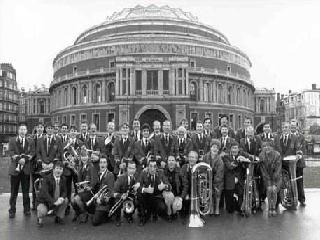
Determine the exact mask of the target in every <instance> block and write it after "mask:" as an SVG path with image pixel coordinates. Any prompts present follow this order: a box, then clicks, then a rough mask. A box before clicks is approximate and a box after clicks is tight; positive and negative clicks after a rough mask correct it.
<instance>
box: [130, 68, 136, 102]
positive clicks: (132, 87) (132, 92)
mask: <svg viewBox="0 0 320 240" xmlns="http://www.w3.org/2000/svg"><path fill="white" fill-rule="evenodd" d="M135 93H136V79H135V74H134V69H133V68H130V95H131V96H134V95H136V94H135Z"/></svg>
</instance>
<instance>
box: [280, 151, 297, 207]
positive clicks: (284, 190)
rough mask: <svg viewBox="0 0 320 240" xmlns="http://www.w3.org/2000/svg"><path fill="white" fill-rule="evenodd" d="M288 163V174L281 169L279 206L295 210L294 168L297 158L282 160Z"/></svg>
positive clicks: (289, 157)
mask: <svg viewBox="0 0 320 240" xmlns="http://www.w3.org/2000/svg"><path fill="white" fill-rule="evenodd" d="M298 155H299V153H298ZM283 161H285V162H287V163H288V167H289V172H288V171H287V170H285V169H282V184H281V189H280V198H281V204H282V206H283V207H285V208H286V209H296V208H297V205H298V188H297V180H298V179H300V178H302V176H301V177H298V178H297V177H296V166H297V161H298V158H297V156H296V155H289V156H286V157H284V158H283Z"/></svg>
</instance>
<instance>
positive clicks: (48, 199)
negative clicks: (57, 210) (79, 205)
mask: <svg viewBox="0 0 320 240" xmlns="http://www.w3.org/2000/svg"><path fill="white" fill-rule="evenodd" d="M59 185H60V197H63V198H66V197H67V185H66V179H65V178H64V176H61V177H60V183H59ZM55 189H56V181H55V179H54V176H53V173H50V174H49V175H47V176H45V177H44V178H43V182H42V185H41V189H40V193H39V197H38V202H39V203H43V204H45V205H46V206H47V207H49V208H52V207H53V203H54V202H55V199H54V192H55Z"/></svg>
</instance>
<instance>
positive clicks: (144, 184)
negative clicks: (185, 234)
mask: <svg viewBox="0 0 320 240" xmlns="http://www.w3.org/2000/svg"><path fill="white" fill-rule="evenodd" d="M138 182H139V183H140V188H139V189H138V192H137V199H138V211H139V217H140V226H143V225H144V224H145V223H146V222H147V220H148V219H149V218H150V217H151V215H152V220H153V221H154V222H155V221H157V219H158V215H159V216H165V215H166V205H165V202H164V199H163V196H162V191H163V190H165V188H166V187H167V185H168V183H167V181H166V179H165V177H164V175H163V171H162V170H159V171H157V163H156V161H154V160H153V159H151V160H150V161H149V163H148V169H147V171H142V172H141V174H140V178H139V181H138Z"/></svg>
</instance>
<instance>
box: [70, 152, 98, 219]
mask: <svg viewBox="0 0 320 240" xmlns="http://www.w3.org/2000/svg"><path fill="white" fill-rule="evenodd" d="M80 161H81V167H80V169H79V171H78V176H77V179H78V184H79V183H81V182H82V183H84V182H85V181H87V182H89V183H90V172H92V171H93V170H92V168H93V165H92V163H91V162H89V155H88V152H87V151H86V150H81V152H80ZM92 197H93V193H92V191H91V186H90V185H89V184H86V187H85V188H83V190H82V191H79V190H78V191H77V194H75V196H74V198H73V200H72V202H71V205H72V208H73V209H74V212H75V215H74V217H73V219H72V221H73V222H75V221H77V220H78V219H79V220H80V223H85V222H87V221H88V212H90V213H93V212H92V211H90V208H88V207H87V206H86V202H87V201H89V200H90V199H91V198H92Z"/></svg>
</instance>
